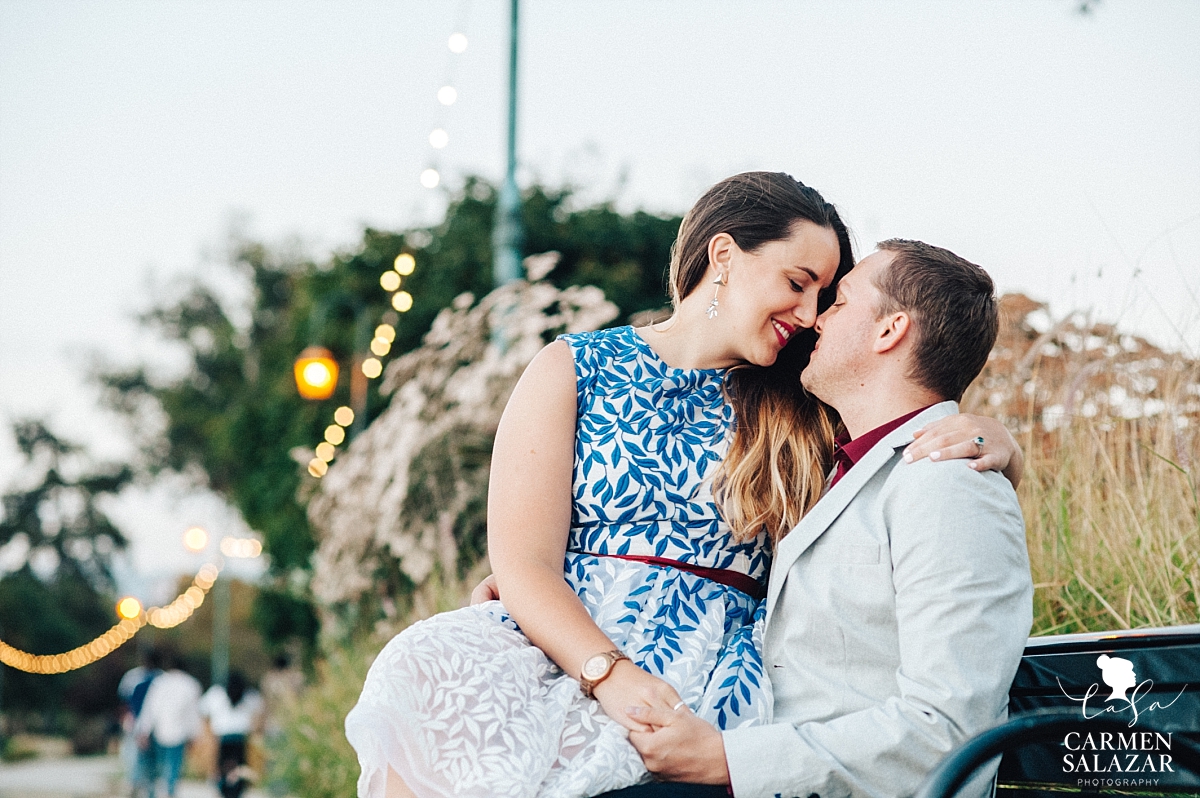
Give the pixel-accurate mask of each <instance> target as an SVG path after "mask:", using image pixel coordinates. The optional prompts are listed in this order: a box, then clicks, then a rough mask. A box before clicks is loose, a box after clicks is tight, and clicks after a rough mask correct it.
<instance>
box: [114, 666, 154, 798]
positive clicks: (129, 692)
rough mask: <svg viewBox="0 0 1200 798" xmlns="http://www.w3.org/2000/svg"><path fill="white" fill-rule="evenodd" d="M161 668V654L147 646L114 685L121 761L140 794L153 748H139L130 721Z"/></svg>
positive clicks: (151, 774) (150, 774) (150, 770)
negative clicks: (116, 699)
mask: <svg viewBox="0 0 1200 798" xmlns="http://www.w3.org/2000/svg"><path fill="white" fill-rule="evenodd" d="M161 672H162V662H161V657H160V656H159V653H158V651H157V650H155V649H153V648H150V649H146V650H144V651H143V652H142V664H141V665H138V666H137V667H135V668H131V669H130V670H128V671H126V673H125V675H124V676H122V677H121V681H120V683H119V684H118V685H117V697H118V698H119V699H120V701H121V763H122V764H123V765H124V766H125V776H126V778H127V779H128V780H129V787H130V791H131V792H132V794H133V795H134V796H135V798H136V796H140V795H142V794H144V793H145V792H146V791H147V790H148V789H149V786H150V782H151V781H153V780H154V771H155V767H154V751H153V750H152V749H150V748H147V749H145V750H142V749H141V748H139V747H138V744H137V734H136V733H135V732H134V724H135V723H137V719H138V715H139V714H141V711H142V705H143V704H145V702H146V693H147V691H149V689H150V683H151V682H153V681H154V678H155V677H156V676H158V675H159V673H161Z"/></svg>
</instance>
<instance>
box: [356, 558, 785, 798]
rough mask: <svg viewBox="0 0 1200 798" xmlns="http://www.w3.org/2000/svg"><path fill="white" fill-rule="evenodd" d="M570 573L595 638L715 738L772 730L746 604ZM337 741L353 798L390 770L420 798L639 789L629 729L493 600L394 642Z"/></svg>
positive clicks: (633, 572) (629, 565)
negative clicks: (350, 769) (597, 633)
mask: <svg viewBox="0 0 1200 798" xmlns="http://www.w3.org/2000/svg"><path fill="white" fill-rule="evenodd" d="M567 566H568V568H567V580H568V582H570V583H571V585H572V587H574V588H575V590H576V592H577V593H578V594H579V596H580V598H581V599H582V600H583V602H584V605H585V606H586V607H587V608H588V611H589V612H590V613H591V615H592V617H593V618H594V619H595V620H596V622H597V624H598V625H599V626H600V628H601V629H602V630H604V632H605V633H606V634H607V635H608V636H609V638H610V639H612V640H613V642H614V643H615V644H616V645H617V646H619V647H620V648H621V649H622V650H623V651H625V652H626V653H627V654H628V655H629V656H630V658H631V659H633V661H634V662H636V663H637V664H638V665H640V666H641V667H642V668H644V669H645V670H647V671H649V672H650V673H654V674H655V675H658V676H661V677H662V678H663V679H665V680H666V681H667V682H669V683H670V684H671V685H672V686H673V687H675V689H676V690H677V691H678V692H679V694H680V697H682V698H683V700H684V701H685V702H686V703H687V704H688V706H689V707H691V708H692V710H693V711H694V712H696V713H697V714H698V715H700V716H701V717H703V718H705V719H707V720H709V721H710V722H712V723H713V724H714V725H716V726H718V727H719V728H736V727H739V726H745V725H753V724H760V723H769V722H770V720H771V718H770V712H771V695H770V683H769V681H768V680H767V679H766V677H765V675H764V674H763V670H762V657H761V651H762V646H761V625H762V624H761V617H759V620H758V623H755V616H756V612H755V610H756V603H755V601H754V600H753V599H751V598H750V597H749V596H746V595H745V594H744V593H741V592H739V591H737V590H734V589H732V588H729V587H726V586H724V585H719V584H716V583H714V582H712V581H710V580H707V579H703V578H701V577H698V576H695V575H693V574H689V573H685V572H681V571H678V570H675V569H673V568H663V567H659V566H653V565H645V564H642V563H635V562H629V561H624V560H617V559H613V558H607V557H594V556H591V555H584V554H572V555H569V556H568V560H567ZM757 615H759V616H761V612H759V613H757ZM346 736H347V738H348V739H349V740H350V743H351V745H353V746H354V748H355V750H356V752H357V753H358V758H359V763H360V764H361V765H362V776H361V777H360V778H359V782H358V794H359V796H360V798H383V796H384V791H385V785H386V776H387V769H388V767H389V766H390V767H391V768H392V769H393V770H395V771H396V773H397V774H399V776H400V777H401V778H402V779H403V780H404V782H405V783H406V784H407V785H408V787H409V788H410V789H411V790H412V791H413V792H414V793H415V794H416V795H417V796H418V798H432V797H433V796H543V797H545V798H551V797H557V796H562V797H563V798H568V797H570V798H583V797H584V796H592V795H598V794H599V793H602V792H606V791H608V790H615V789H620V788H623V787H628V786H631V785H633V784H637V783H639V782H642V781H646V780H648V774H647V773H646V769H645V767H644V766H643V765H642V760H641V757H639V756H638V753H637V751H636V750H634V748H633V746H632V745H630V743H629V740H628V737H627V733H626V730H625V728H624V727H623V726H621V725H620V724H619V723H616V722H615V721H613V720H611V719H610V718H609V717H608V716H607V715H606V714H605V713H604V710H603V709H601V708H600V705H599V704H598V703H597V702H596V701H594V700H591V699H588V698H584V697H583V694H582V693H580V691H579V683H578V682H577V681H575V679H573V678H571V677H569V676H567V675H566V674H565V673H563V672H562V671H561V670H559V669H558V668H557V667H556V666H555V665H554V663H553V662H551V661H550V659H549V658H547V657H546V655H545V654H543V653H542V651H541V649H539V648H537V647H536V646H534V645H532V644H531V643H530V642H529V640H528V639H527V638H526V637H525V635H523V634H522V633H521V632H520V630H519V629H518V628H517V626H516V624H515V623H514V622H513V620H512V619H511V618H510V617H509V616H508V615H507V613H506V612H505V611H504V607H503V606H502V605H501V604H500V603H499V602H495V601H493V602H489V603H487V604H484V605H480V606H478V607H468V608H465V609H462V610H457V611H455V612H448V613H443V614H441V615H438V616H435V617H433V618H430V619H429V620H427V621H422V622H421V623H417V624H414V625H413V626H411V627H410V628H408V629H406V630H405V631H404V632H402V633H401V634H399V635H397V636H396V637H395V638H393V639H392V641H391V642H390V643H388V645H387V646H386V647H385V648H384V649H383V651H382V652H380V654H379V657H378V658H377V659H376V660H375V662H374V664H373V665H372V666H371V669H370V672H369V673H368V675H367V681H366V684H365V686H364V687H363V692H362V696H361V697H360V698H359V701H358V704H357V705H356V706H355V707H354V709H353V710H352V711H351V712H350V714H349V716H348V717H347V718H346Z"/></svg>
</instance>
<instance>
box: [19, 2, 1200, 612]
mask: <svg viewBox="0 0 1200 798" xmlns="http://www.w3.org/2000/svg"><path fill="white" fill-rule="evenodd" d="M1077 7H1078V2H1072V0H1010V1H1009V2H1004V3H995V2H984V1H983V0H944V1H943V0H926V2H921V3H913V2H904V1H903V0H894V1H885V0H871V1H868V0H794V1H793V2H767V1H766V0H762V1H758V0H756V1H755V2H750V1H749V0H746V1H744V2H710V1H709V0H689V1H688V2H683V1H682V0H678V1H677V0H655V2H644V0H638V1H634V0H609V1H608V2H603V3H581V2H553V1H552V0H523V2H522V4H521V31H520V39H519V42H520V48H521V54H520V70H519V85H520V118H519V124H518V157H519V160H520V163H521V169H520V172H519V182H520V183H522V184H524V185H528V184H529V183H530V182H531V181H533V180H541V181H543V182H546V183H549V184H552V185H555V184H563V183H570V184H572V185H575V186H577V187H578V188H579V195H578V196H579V201H580V202H581V203H582V202H588V201H594V200H613V201H615V202H616V203H617V205H618V207H620V208H622V209H624V210H632V209H635V208H644V209H646V210H650V211H655V212H663V213H682V212H683V211H685V210H686V209H687V207H688V206H689V205H690V204H691V202H693V201H694V200H695V199H696V198H697V197H698V196H699V195H700V193H701V192H702V191H703V190H704V189H705V188H706V187H707V186H708V185H710V184H711V183H713V182H715V181H717V180H719V179H720V178H722V177H725V176H727V175H729V174H732V173H735V172H738V171H743V170H747V169H771V170H781V171H786V172H788V173H790V174H792V175H793V176H795V177H797V178H799V179H801V180H803V181H804V182H806V183H808V184H810V185H813V186H815V187H817V188H818V189H820V190H821V191H822V192H823V193H824V195H825V196H826V198H827V199H829V200H831V201H832V202H834V203H835V204H837V205H838V207H839V208H840V209H841V210H842V212H843V214H844V216H845V218H846V219H847V221H848V223H849V224H850V226H851V228H852V229H853V231H854V233H855V236H856V239H857V241H858V243H859V245H860V250H861V251H862V254H866V253H867V252H869V251H870V248H871V245H872V244H873V243H874V242H875V241H877V240H880V239H882V238H888V237H892V236H900V237H906V238H920V239H923V240H927V241H929V242H931V243H935V244H939V245H942V246H945V247H948V248H950V249H952V250H954V251H956V252H958V253H959V254H961V255H963V256H965V257H967V258H969V259H971V260H973V261H975V262H976V263H979V264H981V265H983V266H984V267H985V268H987V269H988V270H989V272H990V273H991V274H992V276H993V277H994V278H995V280H996V282H997V285H998V287H999V288H1000V289H1001V290H1003V291H1022V292H1024V293H1027V294H1029V295H1030V296H1032V297H1034V298H1035V299H1038V300H1042V301H1046V302H1049V303H1050V308H1051V312H1052V314H1053V315H1055V316H1061V315H1064V314H1066V313H1068V312H1071V311H1075V310H1081V311H1086V312H1090V313H1091V314H1092V315H1093V316H1094V317H1096V318H1100V319H1105V320H1108V321H1115V322H1117V323H1118V324H1120V325H1121V326H1122V327H1124V328H1125V329H1128V330H1130V331H1133V332H1137V333H1141V334H1144V335H1147V336H1149V337H1150V338H1152V340H1154V341H1155V342H1157V343H1159V344H1161V345H1164V346H1167V347H1170V348H1173V349H1185V350H1187V351H1190V352H1191V353H1192V354H1200V268H1198V266H1200V262H1198V261H1200V258H1198V257H1197V252H1198V251H1200V58H1197V57H1196V48H1197V42H1198V41H1200V2H1197V0H1152V1H1150V2H1146V1H1145V0H1100V2H1098V3H1095V4H1094V5H1093V10H1092V12H1091V13H1090V14H1085V15H1081V14H1079V13H1078V12H1077ZM507 14H508V2H505V1H504V0H473V1H471V2H465V1H463V0H453V1H447V2H432V1H430V0H425V1H424V2H416V1H415V0H390V1H389V2H368V1H366V0H361V1H357V2H356V1H354V0H344V1H343V2H337V3H333V2H327V1H326V2H311V1H309V0H287V1H286V2H283V1H278V2H277V1H275V0H271V1H268V0H237V1H236V2H218V1H217V0H194V1H193V2H187V3H184V2H162V1H161V0H126V1H124V2H114V1H113V0H86V1H81V2H65V1H64V2H56V1H54V0H37V1H36V2H22V1H19V0H0V421H3V422H7V421H10V420H12V419H17V418H25V417H31V416H40V417H45V418H48V419H49V420H50V421H51V422H52V424H53V426H54V428H55V429H56V430H58V431H59V432H60V433H61V434H63V435H64V436H66V437H68V438H71V439H74V440H77V441H79V442H81V443H84V444H86V445H88V446H89V447H90V448H91V450H92V451H93V452H94V453H95V455H96V456H97V457H98V458H101V459H104V458H109V459H112V458H121V457H127V456H129V455H130V454H131V449H130V434H129V430H128V429H127V428H126V427H124V426H123V422H122V421H121V420H120V419H118V418H116V417H115V416H113V415H111V414H109V413H106V412H104V411H103V410H101V409H100V405H99V397H98V394H97V392H96V390H95V388H94V386H92V385H91V383H90V382H89V380H88V373H89V372H90V371H91V370H92V369H93V368H94V364H95V363H97V362H107V363H115V364H132V363H137V362H151V363H154V364H157V365H158V367H160V368H163V369H168V370H169V369H171V368H178V366H179V353H178V352H174V351H171V350H169V349H167V348H166V347H165V346H164V345H162V344H161V343H159V342H157V341H155V340H154V339H153V338H152V337H150V336H148V335H147V334H146V333H145V332H144V331H141V330H140V329H139V327H138V325H137V323H136V315H137V313H138V312H139V311H144V310H146V309H147V308H149V307H151V306H152V305H153V304H155V303H156V302H161V301H164V300H167V299H169V298H171V297H173V296H177V295H178V294H179V293H180V292H181V291H182V290H183V289H184V288H185V287H186V286H187V285H188V284H189V283H190V282H191V281H194V280H206V281H211V282H213V283H214V284H216V285H218V286H220V287H221V290H222V292H223V295H225V296H227V297H228V298H229V299H230V301H231V302H233V303H236V302H237V301H238V300H239V299H240V298H243V297H244V296H245V295H244V286H242V285H240V284H239V283H238V282H237V280H236V278H235V277H234V276H232V275H231V274H230V273H229V272H228V270H226V269H225V268H224V260H223V252H224V251H225V249H224V248H225V242H226V241H227V240H228V237H229V235H230V232H231V231H232V230H238V231H241V232H243V233H247V234H250V235H252V236H254V237H257V238H260V239H262V240H265V241H268V242H270V243H272V244H275V245H279V246H284V245H286V246H291V247H298V248H300V249H302V250H303V251H306V252H308V253H310V254H311V255H312V256H313V257H315V258H322V257H324V256H327V255H328V254H329V253H330V252H332V251H335V250H339V249H345V248H348V247H351V246H353V244H354V243H355V241H356V240H357V239H358V237H359V235H360V232H361V229H362V227H363V226H364V225H371V226H375V227H381V228H385V229H397V228H402V227H406V226H409V225H413V224H421V223H428V222H431V221H434V220H436V219H437V218H438V214H439V213H440V211H441V209H442V208H443V207H444V202H445V197H446V192H447V191H448V190H453V189H454V188H455V187H457V186H459V185H461V183H462V180H463V177H464V176H465V175H468V174H480V175H484V176H486V177H489V178H492V179H498V178H499V177H500V176H501V175H502V171H503V167H504V160H503V153H504V138H503V137H504V125H505V103H506V87H507V74H506V68H507V48H508V25H507ZM453 33H462V34H464V35H465V36H466V38H467V43H468V44H467V48H466V50H465V51H463V52H462V53H458V54H456V53H453V52H451V50H450V48H449V46H448V42H449V37H450V36H451V34H453ZM445 85H452V86H454V87H455V88H456V90H457V92H458V99H457V101H456V102H455V103H454V104H453V105H451V106H443V105H441V104H440V103H439V102H438V100H437V91H438V89H439V88H440V87H442V86H445ZM434 128H441V129H443V130H444V131H446V133H447V135H448V138H449V145H448V146H446V147H445V148H444V149H440V150H435V149H433V148H432V147H431V146H430V143H429V134H430V132H431V131H432V130H433V129H434ZM430 167H436V168H437V169H438V170H439V173H440V174H441V177H442V183H441V185H440V186H438V187H437V188H435V189H427V188H424V187H423V186H422V185H421V183H420V182H419V179H418V178H419V175H420V173H421V172H422V170H424V169H426V168H430ZM20 467H21V461H20V459H19V457H18V456H17V454H16V449H15V447H14V445H13V443H12V441H11V439H10V438H8V437H6V436H5V434H4V433H3V432H0V486H3V485H13V484H18V483H19V481H20V479H21V478H22V477H23V476H24V475H23V474H22V472H21V468H20ZM112 511H113V515H114V517H116V518H117V520H118V521H119V522H120V523H121V524H122V525H123V527H124V528H125V529H127V530H128V532H129V534H130V536H131V537H132V539H133V541H134V546H133V552H132V556H131V557H130V558H129V560H128V561H127V562H125V563H124V564H123V566H122V567H123V569H124V570H123V571H122V573H123V577H122V578H123V579H124V580H126V582H127V583H128V584H137V585H140V586H143V587H142V588H139V589H149V588H144V585H146V584H149V582H150V581H153V580H152V579H151V577H152V576H153V575H155V574H157V575H159V576H162V575H163V574H167V573H175V572H180V571H185V570H188V569H190V568H193V567H195V555H190V554H188V553H187V552H186V551H185V550H184V549H183V547H182V544H181V543H180V536H181V534H182V532H183V530H184V529H186V528H187V527H188V526H190V525H192V524H197V523H198V524H202V525H205V526H207V527H208V528H210V531H212V532H214V534H216V535H221V534H238V535H240V534H247V533H249V530H247V529H246V528H245V527H244V524H242V523H241V521H240V519H239V518H238V517H237V514H236V513H235V512H232V511H230V510H229V509H228V508H227V507H225V506H224V505H223V504H222V503H221V502H220V501H219V500H218V499H216V498H215V497H213V496H210V495H205V494H204V492H203V491H197V490H195V489H191V488H188V487H186V486H184V483H183V482H182V481H180V480H175V481H170V482H168V483H163V484H156V485H149V486H143V487H140V488H138V489H136V490H133V491H130V492H129V493H128V494H127V495H125V496H123V497H122V498H121V499H120V500H119V501H118V502H116V503H114V505H113V507H112ZM244 567H249V569H250V570H248V571H247V573H252V572H253V569H254V567H255V566H253V565H251V566H244ZM139 580H140V581H139ZM148 580H149V581H148Z"/></svg>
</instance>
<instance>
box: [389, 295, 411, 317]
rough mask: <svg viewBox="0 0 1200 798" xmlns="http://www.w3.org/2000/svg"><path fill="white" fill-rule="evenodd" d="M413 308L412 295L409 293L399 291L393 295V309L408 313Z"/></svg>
mask: <svg viewBox="0 0 1200 798" xmlns="http://www.w3.org/2000/svg"><path fill="white" fill-rule="evenodd" d="M412 306H413V298H412V294H410V293H408V292H407V291H397V292H396V293H394V294H392V307H393V308H395V309H396V310H397V311H399V312H400V313H407V312H408V311H409V310H410V309H411V308H412Z"/></svg>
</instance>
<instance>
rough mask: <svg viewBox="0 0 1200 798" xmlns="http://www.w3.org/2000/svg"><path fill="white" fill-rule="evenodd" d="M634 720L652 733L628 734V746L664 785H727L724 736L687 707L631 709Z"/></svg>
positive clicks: (727, 768)
mask: <svg viewBox="0 0 1200 798" xmlns="http://www.w3.org/2000/svg"><path fill="white" fill-rule="evenodd" d="M626 711H627V712H628V713H629V715H630V716H631V717H633V719H634V720H637V721H640V722H642V723H645V724H647V725H648V726H651V727H653V729H652V731H648V732H638V731H631V732H630V733H629V742H631V743H633V747H634V748H636V749H637V751H638V753H639V754H641V755H642V761H644V762H645V763H646V769H647V770H649V771H650V772H651V773H653V774H654V775H655V776H657V777H658V778H659V779H662V780H663V781H682V782H686V783H688V784H728V783H729V766H728V765H727V764H726V763H725V741H724V740H723V739H722V737H721V732H719V731H717V728H716V727H715V726H713V725H712V724H711V723H709V722H708V721H706V720H702V719H701V718H699V717H697V716H696V715H694V714H693V713H692V712H691V710H689V709H688V708H687V707H680V708H679V709H677V710H674V711H672V710H664V709H653V708H649V707H629V709H627V710H626Z"/></svg>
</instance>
